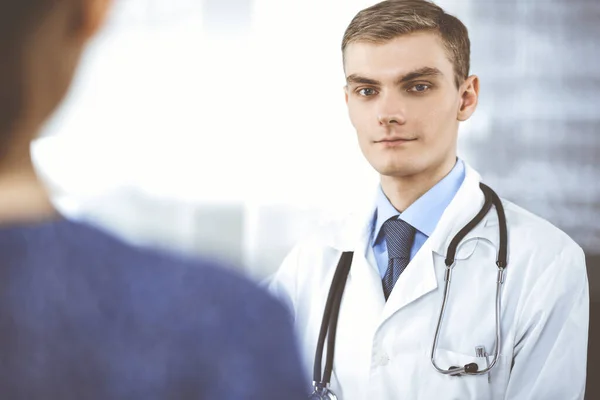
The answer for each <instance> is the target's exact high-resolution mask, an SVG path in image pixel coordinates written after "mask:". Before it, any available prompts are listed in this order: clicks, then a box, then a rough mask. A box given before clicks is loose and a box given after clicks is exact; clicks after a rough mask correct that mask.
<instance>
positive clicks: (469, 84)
mask: <svg viewBox="0 0 600 400" xmlns="http://www.w3.org/2000/svg"><path fill="white" fill-rule="evenodd" d="M459 91H460V93H461V95H460V102H459V107H458V110H457V115H456V119H458V120H459V121H466V120H468V119H469V118H470V117H471V115H473V113H474V112H475V109H476V108H477V102H478V100H479V78H478V77H477V76H476V75H471V76H470V77H468V78H467V79H465V81H464V82H463V83H462V85H460V88H459Z"/></svg>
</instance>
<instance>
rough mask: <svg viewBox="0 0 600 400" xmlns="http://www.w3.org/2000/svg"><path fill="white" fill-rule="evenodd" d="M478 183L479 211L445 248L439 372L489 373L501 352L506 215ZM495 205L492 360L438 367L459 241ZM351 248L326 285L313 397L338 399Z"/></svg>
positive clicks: (433, 349)
mask: <svg viewBox="0 0 600 400" xmlns="http://www.w3.org/2000/svg"><path fill="white" fill-rule="evenodd" d="M479 186H480V187H481V190H482V191H483V195H484V197H485V201H484V203H483V207H481V210H479V213H477V215H476V216H475V217H474V218H473V219H472V220H471V221H470V222H469V223H468V224H467V225H465V226H464V227H463V228H462V229H461V230H460V231H459V232H458V233H457V234H456V236H454V238H453V239H452V241H451V242H450V245H449V246H448V252H447V254H446V260H445V264H446V272H445V274H444V281H445V287H444V297H443V300H442V306H441V308H440V316H439V318H438V322H437V327H436V329H435V338H434V340H433V344H432V346H431V364H432V365H433V367H434V368H435V369H436V371H438V372H439V373H441V374H444V375H452V376H464V375H484V374H487V373H489V372H490V371H491V370H492V368H494V366H495V365H496V363H497V361H498V356H499V354H500V347H501V344H502V337H501V333H500V313H501V309H500V298H501V296H500V295H501V292H502V285H503V283H504V278H505V271H506V265H507V255H508V239H507V231H508V228H507V225H506V216H505V215H504V208H503V207H502V202H501V200H500V198H499V197H498V195H497V194H496V193H495V192H494V191H493V190H492V189H491V188H490V187H489V186H487V185H485V184H483V183H480V184H479ZM492 205H494V207H495V208H496V213H497V214H498V226H499V228H498V229H499V231H500V248H499V249H498V258H497V260H496V265H497V266H498V278H497V285H496V339H495V344H494V358H493V360H492V362H491V363H490V364H489V365H488V366H487V367H486V368H485V369H481V370H480V369H479V365H478V364H477V363H470V364H466V365H464V366H462V367H457V366H452V367H450V368H449V369H443V368H440V367H439V366H438V365H437V364H436V362H435V352H436V350H437V345H438V339H439V336H440V331H441V328H442V321H443V319H444V313H445V311H446V304H447V302H448V296H449V294H450V282H451V280H452V279H451V278H452V269H453V268H454V265H455V261H456V258H455V256H456V251H457V249H458V245H459V243H460V242H461V240H463V239H464V238H465V237H466V236H467V234H468V233H469V232H470V231H471V230H472V229H473V228H474V227H475V226H476V225H477V224H479V223H480V222H481V220H482V219H483V218H484V217H485V215H486V214H487V213H488V212H489V211H490V208H491V207H492ZM353 255H354V252H352V251H347V252H343V253H342V256H341V257H340V260H339V262H338V265H337V267H336V270H335V273H334V275H333V280H332V282H331V287H330V288H329V294H328V295H327V302H326V303H325V311H324V312H323V319H322V322H321V329H320V332H319V339H318V341H317V349H316V353H315V362H314V367H313V389H314V390H313V392H312V394H311V395H310V396H309V399H312V400H337V396H336V395H335V393H333V392H332V391H331V389H330V388H329V383H330V381H331V373H332V371H333V356H334V350H335V334H336V329H337V320H338V315H339V312H340V305H341V302H342V296H343V294H344V288H345V286H346V281H347V279H348V273H349V272H350V267H351V265H352V257H353ZM325 338H327V358H326V360H325V370H324V373H323V375H322V376H321V362H322V358H323V348H324V346H325Z"/></svg>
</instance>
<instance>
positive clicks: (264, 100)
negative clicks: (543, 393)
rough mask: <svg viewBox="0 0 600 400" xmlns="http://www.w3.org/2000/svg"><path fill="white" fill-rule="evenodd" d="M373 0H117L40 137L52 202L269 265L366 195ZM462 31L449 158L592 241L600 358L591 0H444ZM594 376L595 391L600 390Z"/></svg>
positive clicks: (253, 265)
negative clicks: (361, 123)
mask: <svg viewBox="0 0 600 400" xmlns="http://www.w3.org/2000/svg"><path fill="white" fill-rule="evenodd" d="M374 3H375V2H374V1H365V0H345V1H341V0H340V1H338V0H325V1H324V0H286V1H281V0H203V1H200V0H168V1H167V0H122V1H119V2H116V4H117V8H116V10H115V12H114V14H113V17H112V19H111V21H110V24H109V25H108V27H107V28H106V29H105V30H104V32H103V34H102V35H101V36H100V37H99V38H98V39H97V40H96V42H95V43H94V45H93V46H92V48H91V49H90V50H89V51H88V52H87V54H86V57H85V61H84V65H83V68H82V69H81V70H80V73H79V75H78V77H77V79H76V82H75V83H74V85H73V90H72V91H71V93H70V95H69V98H68V99H67V101H66V102H65V104H64V106H63V107H62V108H61V110H60V112H59V113H58V115H57V116H56V117H55V118H54V119H53V120H52V121H50V122H49V124H48V126H47V128H46V130H45V132H44V136H43V137H42V138H40V139H39V140H38V141H37V142H36V143H35V144H34V146H33V150H34V159H35V162H36V164H37V166H38V170H39V172H40V174H41V175H42V176H43V178H44V179H45V181H46V182H47V184H48V186H49V188H50V190H51V191H52V193H53V198H54V201H55V203H56V204H57V206H58V207H59V208H60V209H61V210H62V211H63V213H65V214H66V215H69V216H71V217H72V218H77V219H82V220H87V221H90V222H92V223H94V224H97V225H100V226H102V227H104V228H105V229H108V230H111V231H113V232H114V233H116V234H117V235H120V236H121V237H122V238H123V239H125V240H127V241H130V242H132V243H137V244H142V245H154V246H160V247H162V248H164V249H167V250H169V251H176V252H183V253H186V254H190V255H198V254H208V255H210V256H213V257H218V258H221V259H224V260H226V261H231V262H233V263H234V264H236V265H240V266H242V267H241V268H243V269H244V271H245V272H246V273H247V274H248V275H249V276H251V277H253V278H256V279H257V280H258V279H262V278H264V277H267V276H268V275H269V274H271V273H273V272H274V271H275V270H276V268H277V266H278V265H279V263H280V262H281V261H282V259H283V257H284V256H285V254H286V253H287V252H288V251H289V250H290V248H291V246H292V245H293V244H294V243H295V242H296V241H297V240H298V239H300V238H301V237H302V236H304V235H306V234H308V233H309V232H310V231H311V230H312V229H314V227H315V226H316V225H317V224H319V223H321V222H323V221H324V220H327V219H330V218H336V217H338V216H340V215H343V214H344V213H345V212H346V211H348V210H351V209H352V208H354V207H357V206H358V205H359V204H363V203H364V202H365V201H367V202H368V201H370V199H371V196H372V190H371V189H373V188H375V187H376V185H377V176H376V175H375V174H374V172H373V171H372V170H371V168H370V167H369V165H368V164H367V163H366V161H365V160H364V159H363V157H362V155H361V153H360V150H359V149H358V146H357V143H356V139H355V133H354V131H353V129H352V126H351V125H350V123H349V121H348V118H347V114H346V109H345V104H344V101H343V91H342V88H343V85H344V76H343V71H342V67H341V53H340V49H339V48H340V42H341V38H342V34H343V32H344V29H345V27H346V26H347V24H348V23H349V21H350V20H351V18H352V17H353V16H354V15H355V14H356V12H358V11H359V10H360V9H362V8H364V7H366V6H369V5H371V4H374ZM438 4H439V5H441V6H442V7H444V8H446V10H447V11H449V12H451V13H453V14H455V15H456V16H458V17H459V18H461V19H462V20H463V22H465V24H466V25H467V27H468V28H469V31H470V35H471V42H472V49H471V50H472V73H475V74H477V75H479V76H480V78H481V83H482V84H481V98H480V103H479V106H478V109H477V112H476V113H475V115H474V116H473V117H472V118H471V119H470V120H469V121H467V122H466V123H464V124H463V125H462V127H461V135H460V143H459V153H460V156H461V157H463V158H464V159H466V160H467V161H468V162H469V163H470V164H471V165H473V166H474V167H475V168H476V169H477V170H479V171H480V172H481V173H482V175H483V177H484V179H485V180H486V182H488V183H489V184H490V185H492V186H493V187H494V188H495V189H496V190H497V191H498V192H499V193H501V194H502V195H503V196H504V197H506V198H508V199H510V200H512V201H514V202H516V203H517V204H519V205H521V206H523V207H525V208H527V209H529V210H530V211H532V212H534V213H536V214H538V215H540V216H542V217H544V218H547V219H549V220H550V221H552V222H553V223H554V224H555V225H557V226H558V227H560V228H561V229H563V230H565V231H566V232H567V233H568V234H569V235H571V236H572V237H573V238H574V239H575V240H576V241H577V242H578V243H580V244H581V246H582V247H583V248H584V249H585V252H586V256H587V261H588V271H589V279H590V289H591V300H592V304H591V334H590V357H589V362H588V364H589V376H590V377H593V376H599V374H600V370H599V369H598V367H597V366H598V365H600V343H599V342H600V339H598V338H599V337H600V273H599V272H598V271H599V269H600V183H599V182H600V180H599V179H598V176H600V134H599V131H600V90H599V89H600V69H598V65H599V64H600V44H599V42H598V37H600V2H598V1H597V0H498V1H491V0H477V1H476V0H444V1H438ZM599 385H600V382H598V381H597V380H596V382H595V381H594V380H593V379H590V380H589V383H588V394H587V397H586V398H587V399H597V398H600V386H599Z"/></svg>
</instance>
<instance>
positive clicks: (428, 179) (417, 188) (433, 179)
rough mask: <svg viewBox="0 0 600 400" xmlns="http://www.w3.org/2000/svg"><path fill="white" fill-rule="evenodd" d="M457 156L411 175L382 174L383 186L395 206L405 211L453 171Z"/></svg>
mask: <svg viewBox="0 0 600 400" xmlns="http://www.w3.org/2000/svg"><path fill="white" fill-rule="evenodd" d="M455 164H456V157H453V158H451V159H449V160H448V161H446V162H444V163H442V164H441V165H439V166H438V167H437V168H434V169H432V170H428V171H423V172H422V173H419V174H415V175H410V176H402V177H396V176H381V188H382V189H383V192H384V193H385V195H386V197H387V198H388V199H389V201H390V203H392V205H393V206H394V208H395V209H396V210H398V211H400V212H404V211H405V210H406V209H407V208H408V207H410V205H411V204H413V203H414V202H415V201H417V200H418V199H419V197H421V196H423V195H424V194H425V193H427V192H428V191H429V190H430V189H431V188H432V187H434V186H435V185H436V184H437V183H438V182H439V181H441V180H442V179H444V177H445V176H446V175H448V174H449V173H450V171H452V168H454V165H455Z"/></svg>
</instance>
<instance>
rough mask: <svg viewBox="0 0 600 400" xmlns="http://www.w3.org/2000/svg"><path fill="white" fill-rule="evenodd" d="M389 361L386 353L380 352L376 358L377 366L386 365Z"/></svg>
mask: <svg viewBox="0 0 600 400" xmlns="http://www.w3.org/2000/svg"><path fill="white" fill-rule="evenodd" d="M389 362H390V358H389V357H388V355H387V354H385V353H382V354H381V355H380V356H379V360H378V365H379V366H381V367H383V366H386V365H387V364H388V363H389Z"/></svg>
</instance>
